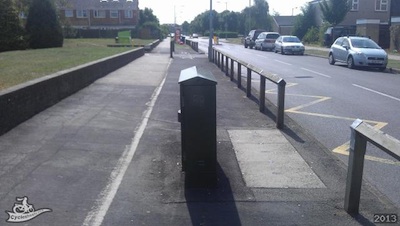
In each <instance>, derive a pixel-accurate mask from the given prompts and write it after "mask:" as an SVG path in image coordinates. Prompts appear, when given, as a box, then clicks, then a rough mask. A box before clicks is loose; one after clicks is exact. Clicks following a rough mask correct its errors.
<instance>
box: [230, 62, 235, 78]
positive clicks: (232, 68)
mask: <svg viewBox="0 0 400 226" xmlns="http://www.w3.org/2000/svg"><path fill="white" fill-rule="evenodd" d="M234 66H235V65H234V61H233V59H231V74H230V77H231V81H233V74H234V72H233V71H234Z"/></svg>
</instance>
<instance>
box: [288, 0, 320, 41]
mask: <svg viewBox="0 0 400 226" xmlns="http://www.w3.org/2000/svg"><path fill="white" fill-rule="evenodd" d="M312 27H317V25H316V22H315V8H314V7H312V5H311V4H310V3H308V4H307V6H305V7H302V8H301V13H300V15H298V16H297V19H296V22H295V24H294V28H293V35H296V36H297V37H299V39H303V37H304V36H305V35H306V33H307V31H308V30H309V29H310V28H312Z"/></svg>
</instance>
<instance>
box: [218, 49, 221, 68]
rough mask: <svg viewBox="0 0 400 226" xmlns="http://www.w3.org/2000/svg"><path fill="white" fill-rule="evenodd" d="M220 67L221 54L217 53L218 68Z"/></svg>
mask: <svg viewBox="0 0 400 226" xmlns="http://www.w3.org/2000/svg"><path fill="white" fill-rule="evenodd" d="M220 66H221V53H220V52H218V67H220Z"/></svg>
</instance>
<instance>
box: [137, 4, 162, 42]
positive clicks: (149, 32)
mask: <svg viewBox="0 0 400 226" xmlns="http://www.w3.org/2000/svg"><path fill="white" fill-rule="evenodd" d="M138 27H139V34H140V38H145V39H153V38H160V37H161V33H162V31H161V27H160V21H159V20H158V18H157V17H156V16H155V15H154V14H153V10H152V9H149V8H144V10H140V11H139V26H138Z"/></svg>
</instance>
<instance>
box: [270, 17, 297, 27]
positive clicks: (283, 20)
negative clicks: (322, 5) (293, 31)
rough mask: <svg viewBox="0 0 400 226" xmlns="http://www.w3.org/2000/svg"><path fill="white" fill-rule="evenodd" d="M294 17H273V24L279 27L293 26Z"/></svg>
mask: <svg viewBox="0 0 400 226" xmlns="http://www.w3.org/2000/svg"><path fill="white" fill-rule="evenodd" d="M296 18H297V17H296V16H274V17H273V19H274V22H275V23H276V25H278V27H279V26H294V24H295V22H296Z"/></svg>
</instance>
